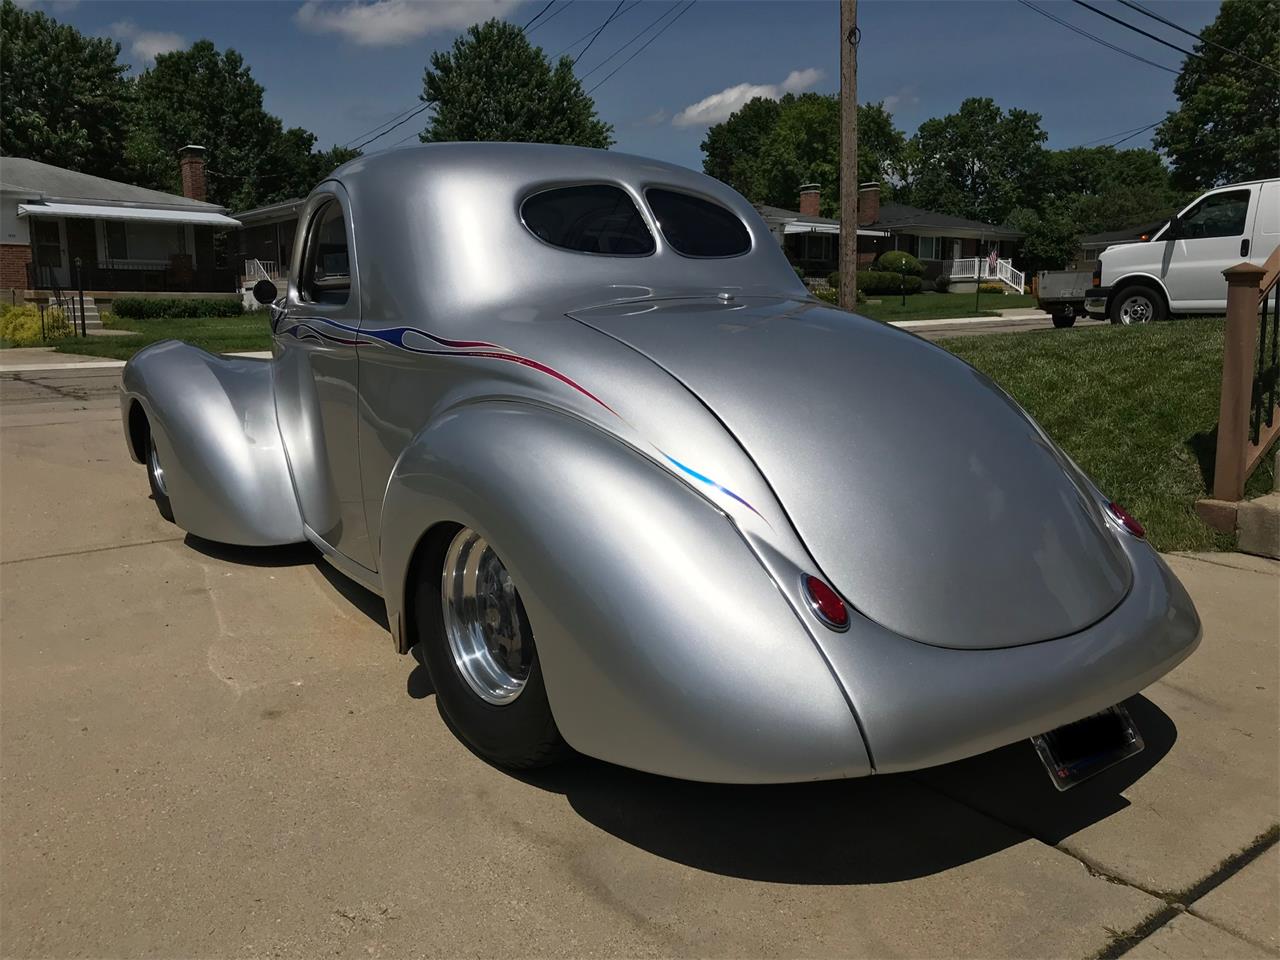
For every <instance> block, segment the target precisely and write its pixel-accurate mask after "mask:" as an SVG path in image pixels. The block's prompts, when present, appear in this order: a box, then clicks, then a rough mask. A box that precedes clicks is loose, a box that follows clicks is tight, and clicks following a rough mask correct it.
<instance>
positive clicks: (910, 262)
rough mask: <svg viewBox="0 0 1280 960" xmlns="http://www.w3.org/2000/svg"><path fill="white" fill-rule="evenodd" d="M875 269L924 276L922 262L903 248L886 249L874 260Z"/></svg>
mask: <svg viewBox="0 0 1280 960" xmlns="http://www.w3.org/2000/svg"><path fill="white" fill-rule="evenodd" d="M876 269H877V270H885V271H887V272H889V273H905V274H907V275H908V276H911V277H923V276H924V264H923V263H921V262H920V261H919V260H917V259H916V258H915V257H913V256H912V255H911V254H909V253H907V252H906V251H905V250H886V251H885V252H884V253H882V254H880V259H879V260H877V261H876Z"/></svg>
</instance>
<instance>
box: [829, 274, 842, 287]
mask: <svg viewBox="0 0 1280 960" xmlns="http://www.w3.org/2000/svg"><path fill="white" fill-rule="evenodd" d="M827 283H828V284H829V285H830V286H831V287H832V288H834V289H836V290H839V289H840V271H839V270H835V271H833V272H832V273H829V274H827Z"/></svg>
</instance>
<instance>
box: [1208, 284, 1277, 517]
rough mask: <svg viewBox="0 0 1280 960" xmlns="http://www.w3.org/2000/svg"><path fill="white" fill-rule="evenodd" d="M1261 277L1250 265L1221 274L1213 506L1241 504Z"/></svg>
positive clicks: (1251, 397)
mask: <svg viewBox="0 0 1280 960" xmlns="http://www.w3.org/2000/svg"><path fill="white" fill-rule="evenodd" d="M1265 273H1266V270H1264V269H1263V268H1262V267H1259V266H1257V265H1255V264H1252V263H1238V264H1236V265H1235V266H1234V267H1228V268H1227V269H1226V270H1223V271H1222V275H1223V276H1224V277H1226V278H1227V329H1226V334H1225V336H1224V341H1223V345H1222V398H1221V403H1220V406H1219V407H1218V448H1217V451H1216V453H1215V458H1214V467H1213V497H1214V499H1215V500H1225V501H1228V502H1232V503H1234V502H1235V501H1238V500H1241V499H1243V498H1244V482H1245V479H1246V477H1247V474H1246V473H1245V458H1246V457H1247V455H1248V448H1249V407H1250V404H1251V403H1252V399H1253V363H1254V359H1255V356H1254V354H1255V351H1256V350H1257V345H1258V287H1259V284H1260V282H1261V280H1262V277H1263V275H1264V274H1265Z"/></svg>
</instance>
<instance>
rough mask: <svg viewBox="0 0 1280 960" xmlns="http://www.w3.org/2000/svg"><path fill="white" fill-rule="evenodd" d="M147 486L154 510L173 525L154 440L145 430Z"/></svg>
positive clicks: (170, 506) (170, 504) (148, 431)
mask: <svg viewBox="0 0 1280 960" xmlns="http://www.w3.org/2000/svg"><path fill="white" fill-rule="evenodd" d="M146 450H147V462H146V467H147V485H148V486H150V487H151V499H152V500H154V501H155V502H156V509H157V510H159V511H160V516H162V517H164V518H165V519H166V520H168V521H169V522H170V523H173V504H172V503H170V501H169V494H168V493H166V492H165V489H164V479H163V478H164V470H163V468H162V467H161V465H160V456H159V454H158V453H157V452H156V443H155V440H153V439H152V437H151V430H150V428H148V430H147V446H146Z"/></svg>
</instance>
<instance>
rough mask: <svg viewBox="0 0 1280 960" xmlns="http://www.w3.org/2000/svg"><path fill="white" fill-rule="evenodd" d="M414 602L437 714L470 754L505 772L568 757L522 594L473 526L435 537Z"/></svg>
mask: <svg viewBox="0 0 1280 960" xmlns="http://www.w3.org/2000/svg"><path fill="white" fill-rule="evenodd" d="M432 537H433V539H432V541H431V542H430V543H429V544H428V546H427V557H428V560H429V561H432V562H428V563H427V564H426V565H425V570H426V571H432V570H438V571H439V576H438V577H435V576H432V575H431V574H430V572H428V573H427V574H426V575H424V576H423V577H421V578H420V580H419V582H418V585H417V592H416V595H415V603H414V613H415V617H416V619H417V628H418V636H419V638H420V639H421V643H422V654H423V659H424V660H425V661H426V663H427V669H428V670H429V671H430V672H431V680H432V683H433V685H434V686H435V689H436V697H437V699H438V702H439V705H440V709H441V711H442V712H443V714H444V717H445V720H446V721H447V722H448V723H449V726H450V727H452V728H453V730H454V732H455V733H457V734H458V736H459V737H461V738H462V739H463V740H464V741H466V742H467V743H468V744H469V745H470V746H471V748H472V749H473V750H475V751H476V752H477V753H478V754H480V755H481V756H482V757H484V758H485V759H487V760H489V761H491V762H492V763H496V764H499V765H501V766H505V767H538V766H543V765H545V764H548V763H551V762H553V761H554V760H556V759H557V758H559V757H560V756H561V755H562V754H564V753H565V752H566V751H567V747H566V746H565V743H564V740H563V739H561V737H560V731H559V730H558V729H557V728H556V724H555V720H554V718H553V717H552V715H551V704H550V703H549V701H548V700H547V689H546V685H545V684H544V683H543V678H542V668H541V665H540V663H539V662H538V651H537V647H536V645H535V644H534V639H533V629H532V628H531V627H530V625H529V618H528V615H527V614H526V613H525V609H524V603H523V601H522V600H521V599H520V593H519V591H518V590H517V589H516V586H515V584H514V583H513V582H512V580H511V575H510V574H509V573H508V572H507V568H506V567H505V566H504V565H503V563H502V560H501V559H500V558H499V556H498V554H497V552H496V551H495V550H494V549H493V547H492V546H491V545H490V544H489V543H488V541H486V540H485V539H484V538H483V537H482V536H481V535H480V534H479V533H477V532H476V531H475V530H472V529H471V528H470V527H456V526H455V527H450V528H448V529H444V530H441V531H439V532H437V533H435V534H433V535H432Z"/></svg>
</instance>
